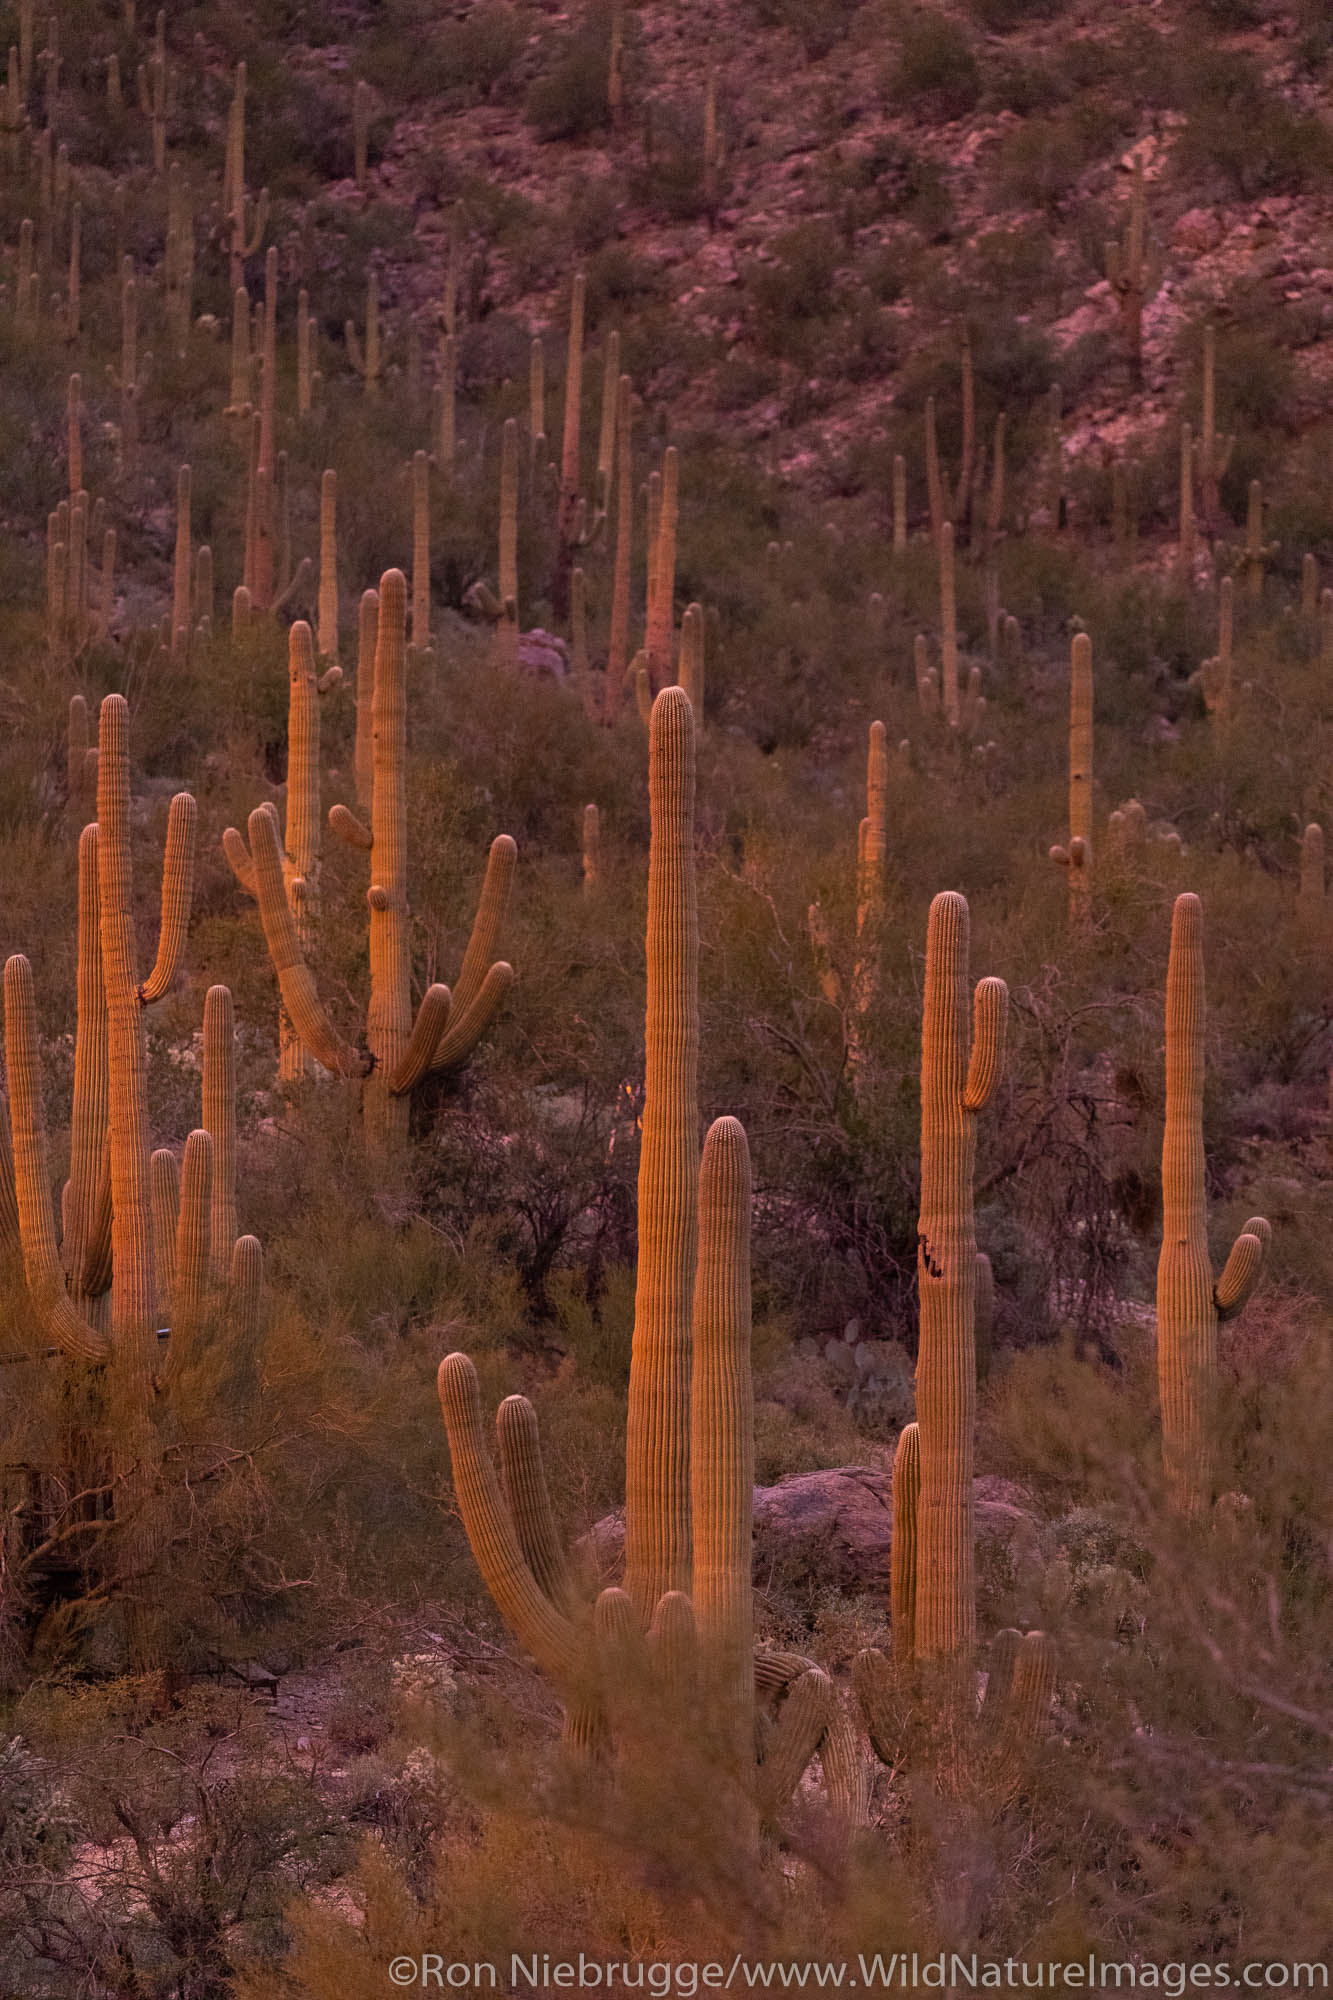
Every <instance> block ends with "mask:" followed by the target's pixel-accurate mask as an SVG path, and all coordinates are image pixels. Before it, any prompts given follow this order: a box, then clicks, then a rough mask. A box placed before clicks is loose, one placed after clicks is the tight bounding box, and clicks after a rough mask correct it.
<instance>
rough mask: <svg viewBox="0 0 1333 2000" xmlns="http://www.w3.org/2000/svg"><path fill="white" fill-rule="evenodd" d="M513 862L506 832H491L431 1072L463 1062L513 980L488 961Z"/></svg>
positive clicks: (504, 966)
mask: <svg viewBox="0 0 1333 2000" xmlns="http://www.w3.org/2000/svg"><path fill="white" fill-rule="evenodd" d="M517 860H518V848H517V846H516V845H515V843H514V841H513V840H512V838H511V837H510V835H509V834H507V833H500V834H497V835H496V837H495V839H494V840H493V841H492V842H491V851H490V854H489V856H488V858H487V862H486V874H485V877H484V879H483V881H482V885H481V895H480V898H479V899H478V902H477V914H476V917H475V918H474V920H473V924H472V935H471V936H470V938H469V939H468V945H467V950H466V951H465V952H464V954H463V963H462V965H461V967H460V968H459V973H458V978H457V980H456V981H455V983H454V1005H453V1013H452V1015H451V1016H450V1021H449V1026H448V1028H447V1030H446V1031H445V1034H444V1036H443V1038H442V1040H441V1043H440V1046H439V1047H438V1048H437V1049H436V1051H435V1057H434V1060H433V1062H432V1063H431V1068H432V1069H433V1070H435V1071H436V1072H444V1071H448V1070H453V1069H457V1068H459V1067H460V1065H461V1064H463V1063H464V1062H466V1061H467V1059H468V1057H469V1056H470V1055H471V1053H472V1051H473V1050H474V1049H475V1048H476V1046H477V1043H478V1042H479V1041H480V1040H481V1038H482V1036H483V1035H484V1034H485V1032H486V1030H487V1028H488V1027H489V1026H490V1024H491V1022H492V1020H493V1019H494V1018H495V1015H496V1014H497V1013H498V1011H499V1009H500V1006H501V1003H502V1002H503V1000H504V997H505V995H506V993H508V991H509V988H510V987H511V985H512V984H513V980H514V969H513V967H512V966H511V965H509V964H508V963H507V962H506V961H505V960H504V959H498V960H495V961H494V962H492V953H493V952H494V950H495V947H496V945H497V943H498V942H499V937H500V930H501V927H502V925H503V923H504V919H505V912H506V910H507V909H508V907H509V892H510V889H511V887H512V885H513V880H514V868H515V865H516V863H517Z"/></svg>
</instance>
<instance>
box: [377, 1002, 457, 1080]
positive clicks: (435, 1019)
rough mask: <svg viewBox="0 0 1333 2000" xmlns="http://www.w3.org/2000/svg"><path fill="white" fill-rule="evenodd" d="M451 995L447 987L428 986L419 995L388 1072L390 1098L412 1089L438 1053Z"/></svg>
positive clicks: (446, 1026) (450, 1005) (446, 1025)
mask: <svg viewBox="0 0 1333 2000" xmlns="http://www.w3.org/2000/svg"><path fill="white" fill-rule="evenodd" d="M452 1006H453V996H452V995H451V994H450V991H449V988H448V987H447V986H440V985H435V986H428V987H427V988H426V991H425V992H424V993H423V994H422V996H421V1005H420V1006H419V1007H418V1008H417V1017H416V1020H415V1021H414V1022H413V1023H412V1032H411V1034H410V1035H409V1036H408V1038H407V1046H406V1048H405V1049H404V1050H403V1052H402V1054H401V1055H400V1056H399V1058H398V1061H397V1062H396V1063H395V1064H394V1066H393V1068H392V1069H391V1070H390V1071H389V1075H388V1079H387V1088H388V1091H389V1094H390V1096H391V1097H404V1096H406V1094H407V1092H408V1091H409V1090H414V1089H415V1088H416V1086H417V1084H419V1083H420V1081H421V1079H422V1077H423V1076H425V1074H426V1072H427V1071H428V1070H429V1069H430V1067H431V1064H432V1062H433V1060H434V1059H435V1057H436V1056H437V1055H438V1054H439V1048H440V1041H441V1038H442V1037H443V1035H444V1033H445V1031H446V1029H447V1028H448V1025H449V1019H450V1012H451V1009H452Z"/></svg>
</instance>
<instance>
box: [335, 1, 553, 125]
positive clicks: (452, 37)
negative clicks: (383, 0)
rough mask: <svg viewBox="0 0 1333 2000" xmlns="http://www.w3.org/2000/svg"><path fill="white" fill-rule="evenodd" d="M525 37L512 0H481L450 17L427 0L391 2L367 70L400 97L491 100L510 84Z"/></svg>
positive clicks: (365, 59) (369, 48) (364, 64)
mask: <svg viewBox="0 0 1333 2000" xmlns="http://www.w3.org/2000/svg"><path fill="white" fill-rule="evenodd" d="M525 39H526V34H525V30H524V26H523V21H522V17H521V15H520V13H519V11H518V9H517V8H516V7H513V6H510V5H509V4H508V0H480V4H479V5H478V6H476V7H473V8H471V9H470V10H469V11H468V12H467V13H466V14H465V15H463V16H462V17H461V18H459V19H455V20H447V21H443V22H442V21H440V19H439V13H438V9H436V8H434V7H432V6H430V5H429V3H428V0H390V4H389V6H388V7H387V9H386V11H385V14H384V17H383V19H382V22H381V24H380V26H379V27H378V28H377V30H376V31H375V33H374V34H373V35H372V36H371V38H370V39H369V41H368V42H367V44H366V46H365V49H364V53H363V54H362V56H361V59H360V71H361V74H362V75H364V76H365V77H366V79H367V81H368V82H370V83H373V84H374V85H375V86H376V87H377V89H379V90H381V91H382V92H383V93H384V95H385V97H386V98H389V99H391V100H392V101H394V102H395V103H399V104H402V103H407V104H413V103H419V102H421V101H422V100H423V99H425V98H444V99H445V100H446V102H450V103H452V104H454V105H465V104H475V103H478V102H483V103H487V102H491V101H493V100H494V98H495V96H496V93H497V92H498V91H499V89H500V87H501V85H504V84H507V83H508V81H509V78H510V73H511V71H512V70H513V67H514V64H515V62H516V60H517V58H518V55H519V53H520V51H521V50H522V48H523V44H524V41H525Z"/></svg>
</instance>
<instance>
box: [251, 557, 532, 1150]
mask: <svg viewBox="0 0 1333 2000" xmlns="http://www.w3.org/2000/svg"><path fill="white" fill-rule="evenodd" d="M303 643H306V644H308V643H309V636H308V629H307V634H306V639H305V641H304V642H303ZM406 669H407V579H406V577H405V576H404V575H403V572H402V571H401V570H397V569H391V570H386V571H385V573H384V575H383V576H382V577H381V579H380V589H379V604H378V616H377V627H376V645H375V664H374V694H373V703H372V717H373V746H374V768H373V774H372V787H371V823H370V825H369V826H368V827H367V826H365V825H363V824H362V822H361V821H360V820H358V819H357V817H356V815H355V814H354V813H353V812H351V811H350V810H349V808H348V807H347V806H343V805H336V806H334V807H333V808H332V810H331V811H330V813H329V824H330V826H331V827H332V828H333V830H334V832H335V833H336V834H337V835H338V836H339V838H340V839H342V840H345V841H346V842H347V844H348V845H349V846H351V847H355V848H358V849H361V850H363V851H364V852H366V853H368V854H369V856H370V888H369V890H368V892H367V897H366V900H367V903H368V905H369V912H370V921H369V942H370V1005H369V1009H368V1013H367V1017H366V1040H365V1044H364V1045H363V1046H361V1047H356V1046H354V1045H353V1044H352V1043H350V1042H348V1041H347V1040H346V1038H345V1037H344V1036H343V1035H342V1034H341V1033H340V1032H339V1030H338V1029H337V1028H336V1027H335V1026H334V1024H333V1022H332V1020H331V1019H330V1017H329V1015H328V1013H327V1011H326V1009H325V1007H324V1005H323V1003H322V1001H321V1000H320V998H319V995H318V992H317V990H316V987H315V981H314V976H313V974H312V973H311V970H310V968H309V966H308V965H307V964H306V961H305V955H304V952H303V951H302V948H301V941H300V936H299V933H298V929H297V924H296V920H295V918H294V916H293V913H292V910H291V907H290V905H289V902H288V897H287V894H286V889H285V884H284V870H283V855H282V850H281V846H280V843H279V839H278V826H277V814H276V812H275V811H274V809H273V807H272V806H258V807H256V809H255V810H254V812H252V813H251V814H250V819H249V833H250V844H249V847H248V849H247V847H246V844H245V842H244V840H243V839H242V838H241V836H240V834H239V833H238V832H237V831H236V829H235V828H234V827H228V829H227V831H226V833H225V834H224V836H223V842H224V846H225V849H226V852H227V858H228V860H229V861H230V862H231V865H232V868H233V870H234V871H235V873H236V875H237V877H238V879H239V880H240V881H241V882H242V884H243V886H244V887H245V888H247V889H249V890H250V891H251V893H252V894H253V895H254V896H255V899H256V901H257V903H258V905H259V914H260V919H261V921H262V923H263V927H264V936H265V939H266V940H267V943H268V948H269V956H270V958H271V959H272V961H273V969H274V971H275V972H276V974H277V976H278V986H279V990H280V992H281V994H282V1001H283V1006H284V1007H285V1009H286V1011H287V1013H288V1015H289V1016H290V1018H291V1021H292V1025H293V1027H294V1029H295V1031H296V1034H297V1036H298V1037H299V1038H300V1040H301V1042H302V1043H303V1044H304V1045H305V1046H306V1048H308V1049H309V1050H310V1052H311V1054H312V1055H313V1056H314V1057H315V1058H316V1060H317V1061H318V1062H320V1063H322V1064H323V1065H324V1067H325V1069H328V1070H331V1071H332V1072H333V1073H334V1074H335V1075H336V1076H344V1077H361V1078H363V1079H364V1082H365V1087H364V1092H363V1099H362V1103H363V1112H364V1118H365V1129H366V1137H367V1143H368V1144H369V1146H370V1147H371V1149H372V1151H376V1152H379V1153H385V1154H388V1153H392V1152H394V1151H396V1150H399V1149H401V1147H402V1146H403V1145H405V1143H406V1139H407V1127H408V1115H409V1109H410V1095H411V1092H412V1091H413V1090H414V1089H415V1088H416V1086H417V1085H418V1084H419V1083H420V1082H421V1081H422V1079H423V1078H424V1077H426V1076H427V1075H430V1074H448V1073H450V1072H452V1071H454V1070H457V1069H459V1068H461V1066H462V1065H463V1063H465V1062H466V1061H467V1059H468V1057H469V1056H470V1055H471V1053H472V1051H473V1049H474V1048H475V1047H476V1045H477V1043H478V1041H479V1040H480V1039H481V1037H482V1035H483V1034H484V1033H485V1031H486V1029H487V1028H488V1027H489V1025H490V1023H491V1020H492V1019H493V1017H494V1015H495V1013H496V1011H497V1010H498V1008H499V1006H500V1003H501V1001H502V1000H503V998H504V996H505V994H506V993H507V992H508V990H509V987H510V984H511V983H512V980H513V976H514V975H513V968H512V967H511V966H509V965H507V964H506V963H505V962H504V961H503V960H499V961H497V962H495V963H492V953H493V951H494V949H495V944H496V941H497V938H498V936H499V931H500V927H501V924H502V923H503V921H504V913H505V908H506V906H507V904H508V900H509V888H510V883H511V881H512V879H513V871H514V861H515V857H516V854H517V849H516V848H515V846H514V843H513V841H512V840H511V839H510V838H509V836H508V835H507V834H500V835H498V836H497V838H496V839H495V840H494V841H493V842H492V844H491V852H490V859H489V861H488V863H487V869H486V879H485V881H484V883H483V885H482V892H481V900H480V902H479V904H478V906H477V916H476V921H475V923H474V924H473V927H472V936H471V939H470V940H469V943H468V947H467V951H466V952H465V954H464V957H463V964H462V969H461V971H460V973H459V976H458V982H457V984H456V986H455V988H454V991H453V994H452V997H451V996H450V992H449V989H448V987H446V986H441V985H438V984H437V985H433V986H431V987H429V988H428V989H427V991H426V993H425V995H424V996H423V998H422V1002H421V1006H420V1008H419V1009H418V1010H417V1014H416V1018H415V1020H413V1015H412V987H411V953H410V940H409V932H408V911H407V671H406Z"/></svg>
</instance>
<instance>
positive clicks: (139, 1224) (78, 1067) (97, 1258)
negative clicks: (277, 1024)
mask: <svg viewBox="0 0 1333 2000" xmlns="http://www.w3.org/2000/svg"><path fill="white" fill-rule="evenodd" d="M127 719H128V718H127V710H126V705H125V702H124V699H123V697H121V696H120V695H108V696H107V697H106V699H105V700H104V701H103V703H102V708H101V716H100V725H99V738H100V741H99V748H98V760H97V819H96V822H95V823H93V824H91V825H89V826H86V827H85V828H84V830H83V833H82V835H81V837H80V841H79V914H78V975H77V977H78V989H77V1000H78V1012H77V1031H76V1038H75V1063H74V1103H73V1114H72V1120H71V1145H70V1172H69V1179H68V1181H67V1182H66V1185H65V1190H64V1194H63V1198H62V1201H61V1212H62V1216H63V1223H64V1229H63V1237H61V1236H58V1234H57V1226H56V1216H55V1211H54V1208H53V1205H52V1201H51V1185H50V1178H49V1169H48V1161H47V1145H46V1133H45V1124H44V1118H43V1111H42V1083H41V1071H40V1062H39V1055H38V1035H37V1024H36V1003H35V996H34V988H33V977H32V968H31V966H30V964H29V962H28V960H27V958H25V957H24V956H22V955H21V954H17V953H16V954H15V955H13V956H12V957H11V958H9V960H8V961H7V962H6V965H5V976H4V989H5V992H4V998H5V1061H6V1069H7V1073H8V1081H9V1096H10V1103H9V1121H10V1128H11V1133H12V1142H13V1143H12V1181H9V1175H10V1172H11V1168H10V1164H9V1157H8V1149H7V1148H0V1179H2V1180H5V1181H7V1182H8V1185H6V1186H5V1187H3V1188H0V1218H8V1219H9V1221H10V1223H11V1225H12V1227H13V1228H14V1230H15V1231H16V1233H17V1236H18V1247H19V1248H20V1250H21V1254H22V1261H23V1269H24V1274H25V1278H26V1283H27V1292H28V1297H29V1300H30V1303H31V1306H32V1309H33V1312H34V1315H35V1317H36V1319H37V1321H38V1323H39V1325H40V1326H41V1328H42V1329H43V1331H44V1333H45V1334H46V1336H47V1337H48V1338H49V1339H50V1340H51V1341H52V1342H53V1343H54V1345H55V1346H56V1347H57V1348H59V1349H61V1350H63V1351H64V1352H65V1353H68V1354H70V1355H73V1356H76V1357H79V1358H82V1359H85V1360H91V1361H102V1362H106V1363H108V1364H109V1367H110V1378H109V1379H110V1383H111V1389H112V1396H113V1401H112V1406H111V1408H112V1414H113V1417H114V1426H113V1429H114V1440H115V1452H116V1456H117V1461H118V1472H119V1476H120V1478H121V1480H122V1483H123V1485H124V1487H125V1491H126V1493H127V1504H128V1507H129V1511H130V1514H131V1516H132V1515H133V1509H134V1504H135V1501H136V1499H137V1498H139V1497H142V1494H143V1492H144V1491H145V1490H146V1484H147V1483H150V1482H151V1466H150V1459H149V1438H150V1430H151V1412H152V1409H153V1405H154V1399H155V1396H156V1393H157V1386H158V1385H159V1383H160V1382H161V1381H162V1380H163V1379H164V1370H163V1363H162V1359H161V1355H160V1346H159V1328H160V1325H161V1320H162V1313H163V1309H164V1306H165V1308H166V1310H167V1312H168V1317H169V1324H170V1340H169V1344H168V1348H167V1353H166V1360H165V1379H166V1380H168V1381H170V1380H171V1379H173V1378H174V1377H175V1376H176V1375H178V1374H179V1373H180V1371H181V1370H182V1369H183V1368H184V1367H186V1366H187V1365H188V1363H189V1361H190V1359H191V1357H192V1354H193V1352H194V1351H195V1347H196V1344H197V1341H198V1339H199V1337H200V1335H201V1333H202V1331H203V1330H204V1327H205V1323H206V1321H207V1319H208V1317H209V1316H210V1314H212V1313H213V1312H214V1311H216V1310H217V1309H218V1305H219V1300H220V1296H224V1295H225V1313H226V1318H227V1322H228V1326H229V1336H228V1337H229V1338H230V1339H231V1340H233V1341H234V1342H235V1343H236V1344H237V1352H238V1353H239V1350H240V1348H241V1347H245V1348H247V1349H248V1348H249V1347H251V1346H252V1345H253V1341H254V1337H255V1332H256V1325H257V1315H258V1308H259V1288H260V1281H261V1275H262V1270H261V1258H260V1251H259V1245H258V1243H257V1242H256V1241H255V1239H254V1238H253V1237H239V1238H238V1237H237V1234H236V1203H235V1160H236V1144H235V1104H234V1063H233V1058H232V1053H231V1037H232V1023H231V1005H230V994H229V993H227V990H226V988H225V987H215V988H214V989H212V991H211V993H210V995H209V998H208V1002H207V1003H206V1008H205V1027H204V1047H205V1070H204V1083H203V1098H204V1102H203V1119H202V1123H201V1127H200V1129H199V1130H198V1131H196V1132H195V1133H192V1134H191V1136H190V1139H189V1141H188V1142H187V1145H186V1150H185V1162H184V1175H183V1178H180V1179H178V1177H177V1174H176V1169H175V1160H174V1156H173V1155H171V1154H169V1153H166V1152H162V1151H160V1152H158V1153H157V1154H152V1155H150V1150H149V1140H148V1120H147V1110H146V1093H145V1079H146V1048H145V1039H144V1025H143V1017H144V1011H145V1009H146V1008H148V1007H150V1006H151V1005H153V1004H154V1002H156V1001H158V1000H161V999H162V998H164V997H165V995H166V994H167V993H168V992H169V991H170V989H171V987H172V985H173V984H174V982H175V979H176V976H177V973H178V971H179V968H180V964H181V959H182V954H183V951H184V946H185V937H186V931H187V927H188V922H189V911H190V902H191V895H192V884H193V871H194V834H195V820H196V813H195V803H194V800H193V798H191V796H190V795H189V793H188V792H180V793H178V794H177V795H176V797H175V798H174V799H173V801H172V806H171V813H170V818H169V821H168V828H167V842H166V855H165V862H164V867H163V878H162V917H161V930H160V936H159V941H158V948H157V955H156V959H155V962H154V964H153V967H152V969H151V971H150V972H149V974H148V976H147V977H146V978H145V979H142V980H141V979H140V977H139V968H138V963H137V955H136V949H135V940H134V914H133V909H134V906H133V880H132V874H131V866H130V783H129V751H128V741H127ZM127 1532H128V1533H129V1534H130V1536H131V1537H134V1536H135V1535H136V1534H137V1533H138V1532H139V1529H137V1528H136V1526H135V1525H134V1523H133V1520H132V1519H131V1522H130V1525H129V1527H128V1530H127Z"/></svg>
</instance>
